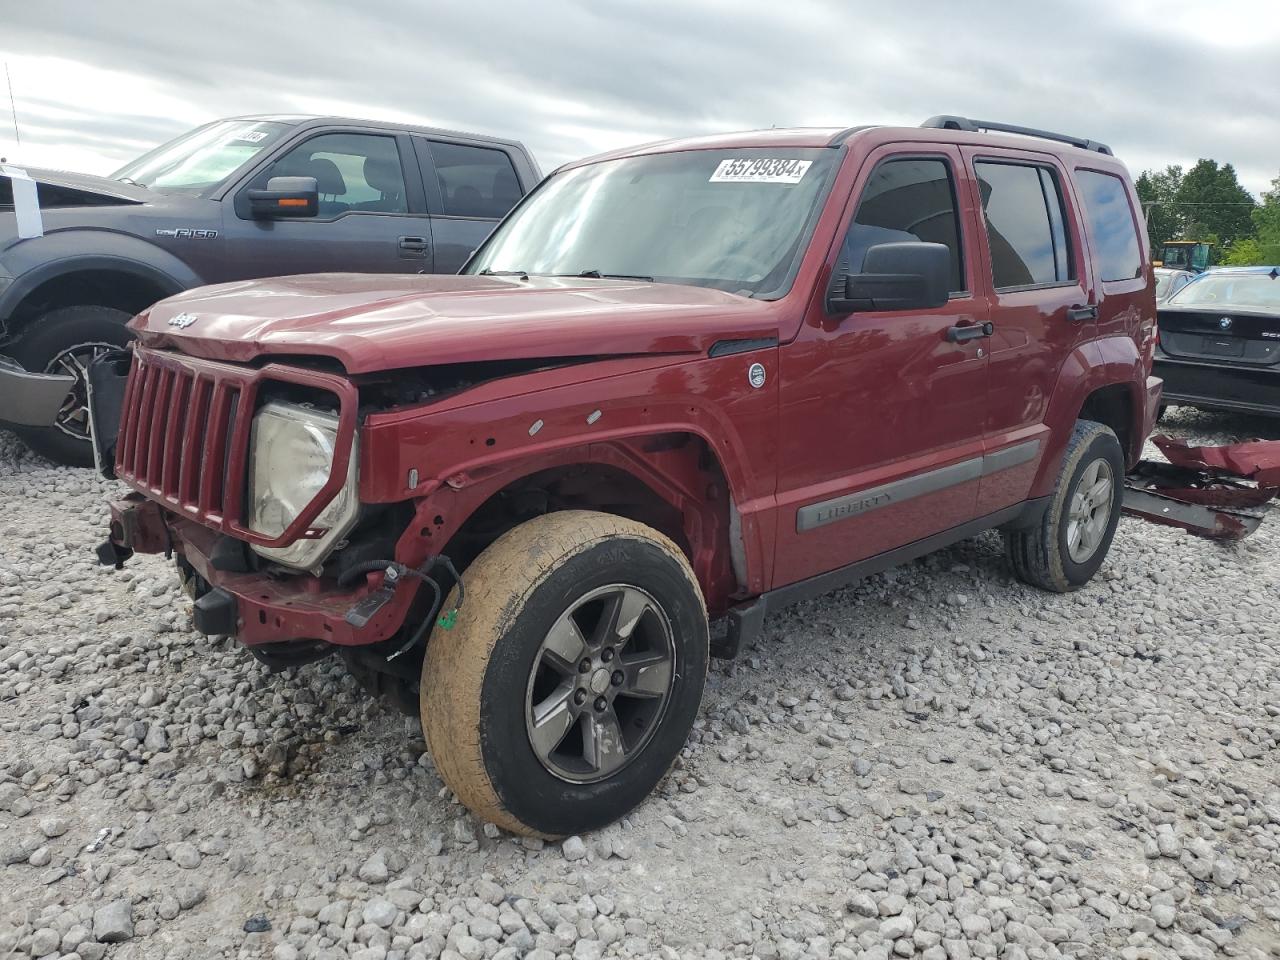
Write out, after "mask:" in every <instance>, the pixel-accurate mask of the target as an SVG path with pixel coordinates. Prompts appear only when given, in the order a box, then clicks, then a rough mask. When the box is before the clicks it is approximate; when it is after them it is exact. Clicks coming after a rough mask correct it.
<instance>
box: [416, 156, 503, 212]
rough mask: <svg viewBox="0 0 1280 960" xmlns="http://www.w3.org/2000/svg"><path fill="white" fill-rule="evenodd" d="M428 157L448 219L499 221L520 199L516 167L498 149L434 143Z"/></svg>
mask: <svg viewBox="0 0 1280 960" xmlns="http://www.w3.org/2000/svg"><path fill="white" fill-rule="evenodd" d="M431 158H432V159H433V160H434V161H435V166H436V178H437V179H438V180H439V181H440V195H441V198H442V200H443V201H444V212H445V214H446V215H447V216H450V217H480V218H482V219H485V220H499V219H501V218H502V217H505V216H506V215H507V211H508V210H510V209H511V208H512V207H514V206H515V205H516V201H517V200H519V199H520V196H521V194H520V181H519V180H517V179H516V171H515V167H513V166H512V165H511V158H510V157H509V156H507V155H506V154H505V153H503V152H502V151H501V150H489V149H487V148H484V147H468V146H463V145H462V144H460V143H441V142H439V141H436V140H433V141H432V142H431Z"/></svg>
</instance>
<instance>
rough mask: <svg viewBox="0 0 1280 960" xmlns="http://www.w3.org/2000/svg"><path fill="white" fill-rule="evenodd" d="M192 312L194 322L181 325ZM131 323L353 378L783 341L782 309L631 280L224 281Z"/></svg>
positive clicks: (217, 349)
mask: <svg viewBox="0 0 1280 960" xmlns="http://www.w3.org/2000/svg"><path fill="white" fill-rule="evenodd" d="M179 314H187V315H188V317H184V320H189V317H190V316H194V319H193V320H189V322H188V323H187V325H185V326H178V325H175V324H172V323H171V322H170V321H172V320H173V319H174V318H176V317H177V316H178V315H179ZM131 326H132V327H133V329H134V330H135V331H137V333H138V336H139V338H140V339H141V340H142V342H143V343H144V344H146V345H148V346H157V347H172V348H174V349H177V350H180V351H182V352H184V353H188V354H191V355H193V356H199V357H206V358H209V359H219V360H234V361H241V362H246V361H250V360H254V359H256V358H258V357H263V356H269V355H273V354H274V355H281V354H294V355H297V354H317V355H321V356H329V357H336V358H337V359H338V360H339V361H341V363H342V364H343V366H344V367H345V368H346V370H347V372H348V373H372V372H376V371H379V370H392V369H396V368H400V367H419V366H433V365H437V364H445V363H457V362H463V361H470V360H512V359H526V358H538V357H572V356H608V355H621V354H642V353H705V351H706V350H707V348H708V347H710V346H711V344H712V343H714V342H715V341H716V340H722V339H728V338H739V337H767V336H776V335H777V322H776V319H775V317H774V311H773V309H772V305H771V304H769V303H767V302H765V301H759V300H750V299H747V298H746V297H740V296H737V295H735V294H731V293H724V292H722V291H719V290H711V289H708V288H706V287H691V286H680V285H676V284H666V283H642V282H633V281H622V280H590V279H577V278H573V279H563V278H551V277H531V278H530V279H529V280H528V281H522V280H520V279H518V278H515V277H481V276H462V277H458V276H417V275H413V276H396V275H381V274H354V273H332V274H312V275H308V276H298V277H277V278H272V279H267V280H250V281H244V282H241V283H224V284H219V285H217V286H211V287H200V288H198V289H195V290H189V291H187V292H186V293H181V294H179V295H178V296H176V297H170V298H169V299H168V300H162V301H161V302H160V303H157V304H156V305H155V306H154V307H152V308H151V309H150V310H148V311H146V312H144V313H142V314H140V315H139V316H138V317H136V318H135V319H134V320H133V322H132V324H131Z"/></svg>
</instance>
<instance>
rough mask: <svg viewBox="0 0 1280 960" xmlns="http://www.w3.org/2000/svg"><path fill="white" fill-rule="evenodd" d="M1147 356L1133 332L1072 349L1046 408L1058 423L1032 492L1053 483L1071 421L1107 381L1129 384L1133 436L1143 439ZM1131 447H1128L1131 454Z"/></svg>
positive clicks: (1035, 493) (1045, 490) (1047, 419)
mask: <svg viewBox="0 0 1280 960" xmlns="http://www.w3.org/2000/svg"><path fill="white" fill-rule="evenodd" d="M1141 369H1142V357H1141V355H1140V354H1139V352H1138V348H1137V345H1136V344H1135V343H1134V342H1133V340H1132V339H1131V338H1129V337H1127V336H1113V337H1103V338H1100V339H1098V340H1090V341H1088V342H1087V343H1082V344H1078V345H1077V346H1076V348H1075V349H1074V350H1072V351H1071V353H1070V354H1068V356H1067V358H1066V360H1065V361H1064V362H1063V364H1062V367H1061V368H1060V369H1059V371H1058V379H1057V381H1056V382H1055V383H1054V386H1053V394H1052V399H1051V400H1050V402H1049V408H1048V409H1047V410H1046V411H1045V418H1044V422H1045V423H1047V424H1049V425H1050V426H1051V427H1052V432H1051V433H1050V437H1051V438H1052V439H1051V440H1050V446H1049V449H1048V450H1046V451H1045V456H1044V457H1043V458H1042V459H1041V461H1040V471H1039V473H1038V474H1037V475H1036V479H1035V482H1034V483H1033V484H1032V488H1031V494H1030V495H1031V496H1033V497H1037V496H1044V495H1045V494H1047V493H1049V492H1050V491H1051V490H1052V489H1053V484H1054V482H1055V480H1056V478H1057V475H1058V468H1059V466H1060V464H1061V462H1062V454H1063V451H1064V450H1065V449H1066V446H1067V441H1068V439H1069V438H1070V436H1071V425H1072V424H1073V423H1074V422H1075V421H1076V420H1077V419H1078V418H1079V416H1080V411H1081V410H1082V409H1083V408H1084V404H1085V401H1086V400H1087V399H1088V398H1089V396H1090V394H1092V393H1094V392H1095V391H1097V390H1100V389H1102V388H1103V387H1112V386H1117V385H1120V386H1124V387H1125V388H1126V389H1127V390H1128V391H1129V394H1130V400H1131V401H1132V407H1131V409H1132V416H1133V418H1134V421H1133V424H1132V428H1133V429H1132V432H1131V436H1132V437H1133V438H1134V439H1133V442H1134V443H1135V444H1138V445H1139V449H1141V446H1140V444H1141V443H1142V441H1143V440H1145V437H1142V436H1141V433H1142V425H1141V421H1142V411H1143V409H1144V403H1145V397H1144V390H1145V385H1146V377H1145V375H1140V371H1141ZM1130 454H1131V451H1127V450H1126V451H1125V455H1126V458H1128V457H1129V456H1130Z"/></svg>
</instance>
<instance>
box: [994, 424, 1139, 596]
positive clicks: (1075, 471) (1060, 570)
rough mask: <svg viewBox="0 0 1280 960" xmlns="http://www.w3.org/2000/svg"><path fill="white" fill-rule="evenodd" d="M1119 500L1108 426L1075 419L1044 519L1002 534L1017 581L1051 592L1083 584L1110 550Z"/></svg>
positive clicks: (1116, 445)
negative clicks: (1026, 527) (1027, 526)
mask: <svg viewBox="0 0 1280 960" xmlns="http://www.w3.org/2000/svg"><path fill="white" fill-rule="evenodd" d="M1123 495H1124V454H1123V453H1122V451H1121V449H1120V441H1119V440H1118V439H1117V438H1116V435H1115V433H1114V432H1112V430H1111V428H1110V427H1107V426H1104V425H1103V424H1101V423H1095V422H1093V421H1092V420H1077V421H1076V425H1075V429H1074V430H1072V432H1071V440H1070V442H1069V443H1068V444H1067V450H1066V453H1065V454H1063V458H1062V469H1061V471H1060V472H1059V474H1058V482H1057V484H1056V485H1055V486H1054V488H1053V493H1052V495H1051V496H1050V499H1049V506H1048V508H1047V509H1046V510H1045V513H1044V517H1043V518H1042V519H1041V520H1040V522H1039V523H1037V524H1036V525H1035V526H1034V527H1031V528H1030V529H1028V530H1011V531H1006V532H1005V534H1004V543H1005V553H1006V555H1007V556H1008V558H1009V562H1010V564H1011V565H1012V566H1013V570H1014V573H1015V574H1017V576H1018V579H1019V580H1022V581H1024V582H1025V583H1029V584H1031V585H1032V586H1036V587H1040V588H1041V589H1043V590H1052V591H1053V592H1055V593H1066V592H1067V591H1070V590H1075V589H1077V588H1079V587H1082V586H1084V585H1085V584H1086V583H1088V582H1089V580H1090V579H1092V577H1093V575H1094V574H1095V573H1097V572H1098V568H1099V567H1101V566H1102V561H1103V560H1105V559H1106V556H1107V551H1108V550H1109V549H1110V548H1111V540H1112V538H1113V537H1114V536H1115V532H1116V525H1117V524H1118V523H1119V522H1120V507H1121V501H1122V499H1123Z"/></svg>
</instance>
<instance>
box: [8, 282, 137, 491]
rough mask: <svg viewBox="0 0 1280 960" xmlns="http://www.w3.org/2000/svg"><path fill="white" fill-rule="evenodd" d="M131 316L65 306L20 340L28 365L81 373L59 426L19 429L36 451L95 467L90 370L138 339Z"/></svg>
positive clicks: (21, 357)
mask: <svg viewBox="0 0 1280 960" xmlns="http://www.w3.org/2000/svg"><path fill="white" fill-rule="evenodd" d="M129 319H130V318H129V314H127V313H125V312H124V311H123V310H116V309H114V308H112V307H94V306H75V307H60V308H58V309H57V310H50V311H49V312H48V313H46V314H44V315H43V316H41V317H39V318H37V319H36V320H34V321H33V322H32V323H31V325H30V327H29V328H28V330H27V332H26V333H24V334H23V335H22V338H21V339H20V340H19V341H18V342H17V343H16V344H15V345H14V347H13V350H12V351H11V352H12V354H13V358H14V359H15V360H17V361H18V362H19V363H21V364H22V365H23V366H24V367H26V369H27V370H30V371H32V372H35V373H56V374H65V375H68V376H73V377H75V378H76V380H75V383H74V384H73V385H72V388H71V391H70V393H68V394H67V399H66V400H65V401H64V402H63V404H62V409H61V410H59V411H58V418H57V420H56V421H55V422H54V424H53V426H50V427H43V428H35V427H24V428H22V429H21V430H19V431H18V433H19V435H20V436H21V437H22V439H23V440H24V441H26V444H27V446H29V447H30V448H31V449H32V450H34V451H35V452H36V453H38V454H40V455H41V456H43V457H47V458H48V459H50V460H52V461H53V462H54V463H60V464H64V465H66V466H70V467H91V466H93V450H92V448H91V447H90V445H89V406H88V403H89V397H88V385H87V382H86V373H87V371H88V367H89V364H90V363H92V362H93V361H94V360H95V359H97V358H98V357H100V356H101V355H102V354H104V353H107V352H109V351H111V350H117V349H119V348H120V347H123V346H126V345H128V343H129V342H130V341H131V340H132V339H133V333H132V332H131V331H130V330H129V329H128V328H127V327H126V326H125V324H126V323H128V322H129Z"/></svg>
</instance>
